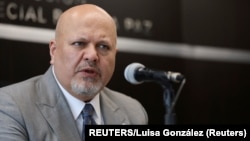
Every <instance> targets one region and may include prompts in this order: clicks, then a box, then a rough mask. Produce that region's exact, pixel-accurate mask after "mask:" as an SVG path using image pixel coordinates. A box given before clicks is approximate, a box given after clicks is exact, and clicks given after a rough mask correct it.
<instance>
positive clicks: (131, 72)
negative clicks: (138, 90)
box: [124, 62, 145, 84]
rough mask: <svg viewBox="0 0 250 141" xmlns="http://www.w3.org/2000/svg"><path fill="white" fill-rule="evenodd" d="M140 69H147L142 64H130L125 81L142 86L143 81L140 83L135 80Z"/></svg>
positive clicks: (126, 70) (125, 73)
mask: <svg viewBox="0 0 250 141" xmlns="http://www.w3.org/2000/svg"><path fill="white" fill-rule="evenodd" d="M140 68H145V66H144V65H142V64H140V63H136V62H135V63H131V64H129V65H128V66H127V67H126V68H125V71H124V77H125V79H126V80H127V81H128V82H130V83H132V84H141V83H143V82H142V81H138V80H136V79H135V73H136V71H137V70H138V69H140Z"/></svg>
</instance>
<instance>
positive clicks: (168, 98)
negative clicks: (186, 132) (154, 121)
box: [162, 83, 176, 125]
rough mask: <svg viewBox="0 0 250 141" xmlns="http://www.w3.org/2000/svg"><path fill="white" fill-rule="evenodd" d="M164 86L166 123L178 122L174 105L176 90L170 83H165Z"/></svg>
mask: <svg viewBox="0 0 250 141" xmlns="http://www.w3.org/2000/svg"><path fill="white" fill-rule="evenodd" d="M162 88H163V100H164V106H165V116H164V123H165V124H166V125H173V124H176V113H175V111H174V109H173V107H172V103H173V99H174V95H175V94H174V90H173V88H172V85H171V84H170V83H165V85H162Z"/></svg>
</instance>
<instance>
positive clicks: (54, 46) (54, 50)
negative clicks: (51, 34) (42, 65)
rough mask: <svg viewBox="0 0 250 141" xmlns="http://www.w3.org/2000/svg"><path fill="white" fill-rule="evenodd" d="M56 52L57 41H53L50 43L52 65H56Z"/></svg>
mask: <svg viewBox="0 0 250 141" xmlns="http://www.w3.org/2000/svg"><path fill="white" fill-rule="evenodd" d="M55 52H56V41H55V40H54V39H53V40H51V41H50V43H49V53H50V64H54V56H55Z"/></svg>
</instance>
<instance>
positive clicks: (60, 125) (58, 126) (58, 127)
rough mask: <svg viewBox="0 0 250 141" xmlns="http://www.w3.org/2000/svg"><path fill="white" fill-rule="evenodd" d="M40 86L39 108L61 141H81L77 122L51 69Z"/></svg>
mask: <svg viewBox="0 0 250 141" xmlns="http://www.w3.org/2000/svg"><path fill="white" fill-rule="evenodd" d="M38 85H39V86H38V87H39V98H38V102H37V105H38V108H39V109H40V111H41V113H42V114H43V116H44V118H45V119H46V120H47V121H48V123H49V125H50V126H51V128H52V129H53V131H54V132H55V134H56V136H57V137H58V140H60V141H69V140H72V141H81V137H80V134H79V131H78V129H77V126H76V123H75V120H74V118H73V115H72V113H71V111H70V108H69V106H68V104H67V101H66V99H65V98H64V96H63V93H62V92H61V90H60V89H59V87H58V85H57V84H56V81H55V79H54V76H53V75H52V71H51V68H50V69H49V70H48V71H47V72H46V74H45V76H44V77H43V78H42V80H41V83H39V84H38Z"/></svg>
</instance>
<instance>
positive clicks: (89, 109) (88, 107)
mask: <svg viewBox="0 0 250 141" xmlns="http://www.w3.org/2000/svg"><path fill="white" fill-rule="evenodd" d="M93 113H94V108H93V106H92V105H91V104H85V106H84V108H83V113H82V115H83V117H87V116H92V115H93Z"/></svg>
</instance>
